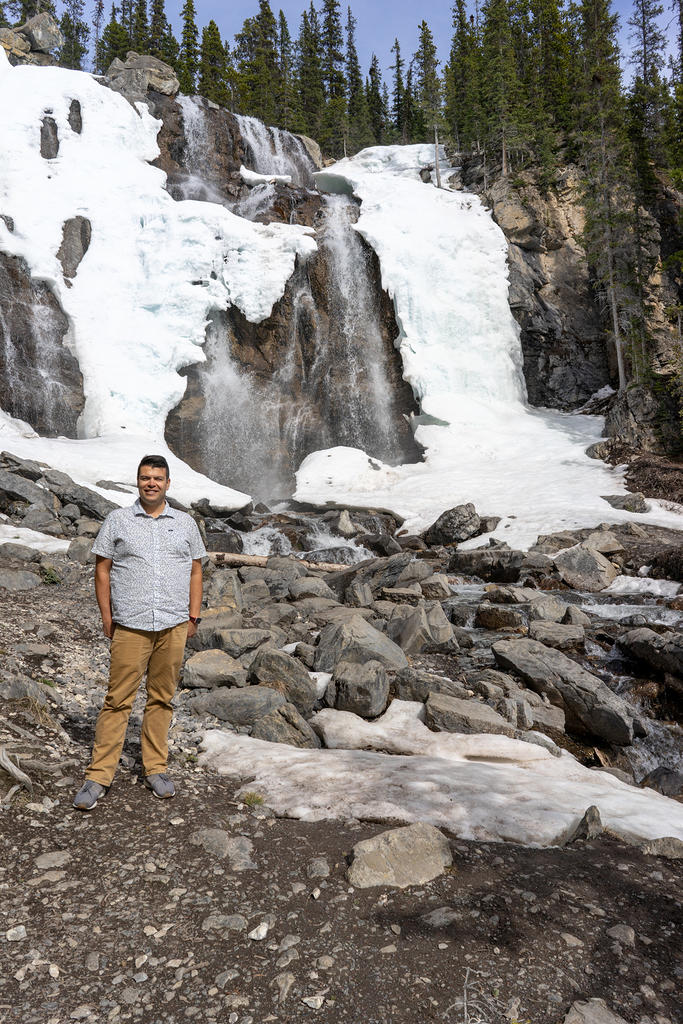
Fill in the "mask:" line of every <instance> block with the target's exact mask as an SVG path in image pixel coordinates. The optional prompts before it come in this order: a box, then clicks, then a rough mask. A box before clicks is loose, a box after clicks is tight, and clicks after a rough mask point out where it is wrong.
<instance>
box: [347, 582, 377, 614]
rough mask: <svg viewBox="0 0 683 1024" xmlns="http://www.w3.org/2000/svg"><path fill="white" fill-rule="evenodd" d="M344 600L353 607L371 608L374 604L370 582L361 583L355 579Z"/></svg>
mask: <svg viewBox="0 0 683 1024" xmlns="http://www.w3.org/2000/svg"><path fill="white" fill-rule="evenodd" d="M344 600H345V601H346V603H347V604H349V605H351V607H352V608H369V606H370V605H371V604H372V588H371V587H370V585H369V584H368V583H361V582H359V581H358V580H354V582H353V583H351V584H349V586H348V587H347V588H346V592H345V594H344Z"/></svg>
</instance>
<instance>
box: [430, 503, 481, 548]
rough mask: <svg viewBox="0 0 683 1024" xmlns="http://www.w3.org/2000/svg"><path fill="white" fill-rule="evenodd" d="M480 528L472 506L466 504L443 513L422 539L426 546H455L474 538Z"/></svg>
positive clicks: (479, 520)
mask: <svg viewBox="0 0 683 1024" xmlns="http://www.w3.org/2000/svg"><path fill="white" fill-rule="evenodd" d="M480 528H481V519H480V518H479V516H478V515H477V513H476V510H475V508H474V505H473V504H472V503H471V502H468V503H467V504H466V505H456V506H455V508H451V509H448V511H446V512H443V513H442V515H440V516H439V518H438V519H437V520H436V522H435V523H433V524H432V525H431V526H430V527H429V529H428V530H427V531H426V533H425V535H424V538H425V540H426V541H427V543H428V544H457V543H458V542H459V541H463V540H467V539H468V538H469V537H474V536H475V534H477V533H478V532H479V530H480Z"/></svg>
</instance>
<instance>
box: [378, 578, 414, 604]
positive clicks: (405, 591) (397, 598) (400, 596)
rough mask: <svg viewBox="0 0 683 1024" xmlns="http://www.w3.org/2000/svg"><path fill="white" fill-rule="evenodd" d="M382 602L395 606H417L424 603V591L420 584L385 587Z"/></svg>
mask: <svg viewBox="0 0 683 1024" xmlns="http://www.w3.org/2000/svg"><path fill="white" fill-rule="evenodd" d="M381 600H382V601H391V602H392V603H393V604H410V605H416V604H418V603H419V602H420V601H422V590H421V588H420V584H419V583H409V584H407V586H404V587H383V588H382V593H381Z"/></svg>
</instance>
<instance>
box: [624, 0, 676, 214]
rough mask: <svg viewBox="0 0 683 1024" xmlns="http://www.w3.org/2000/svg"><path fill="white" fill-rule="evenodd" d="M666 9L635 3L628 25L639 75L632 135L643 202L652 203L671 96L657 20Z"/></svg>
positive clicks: (649, 1)
mask: <svg viewBox="0 0 683 1024" xmlns="http://www.w3.org/2000/svg"><path fill="white" fill-rule="evenodd" d="M663 10H664V8H663V7H662V5H661V4H659V3H656V2H655V0H634V4H633V14H632V16H631V17H630V18H629V21H628V24H629V27H630V29H631V32H630V34H629V38H630V40H631V42H632V43H633V49H632V51H631V60H630V63H631V64H632V65H633V66H634V68H635V71H636V75H635V79H634V82H633V86H632V88H631V95H630V99H629V111H630V115H631V116H630V131H629V134H630V136H631V139H632V141H633V144H634V148H635V152H636V173H637V177H638V188H639V192H640V200H641V201H642V202H645V203H650V202H652V200H653V199H654V194H655V191H656V178H655V175H654V170H653V165H654V164H659V165H662V164H663V163H664V162H665V161H666V145H665V137H666V117H667V108H668V107H669V105H670V102H671V100H670V97H669V95H668V91H667V88H666V85H665V83H664V82H663V80H662V77H661V73H662V71H663V68H664V36H663V34H662V32H661V31H660V29H659V26H658V24H657V19H658V18H659V16H660V15H661V14H662V13H663Z"/></svg>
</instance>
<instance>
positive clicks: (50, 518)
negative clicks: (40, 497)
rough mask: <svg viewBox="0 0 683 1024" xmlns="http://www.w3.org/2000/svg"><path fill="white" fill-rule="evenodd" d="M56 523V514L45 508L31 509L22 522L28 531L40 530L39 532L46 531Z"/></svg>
mask: <svg viewBox="0 0 683 1024" xmlns="http://www.w3.org/2000/svg"><path fill="white" fill-rule="evenodd" d="M55 522H56V518H55V514H54V512H51V511H50V510H49V509H47V508H44V507H39V508H29V510H28V512H27V513H26V515H25V516H24V518H23V519H22V521H21V525H22V526H23V527H25V528H26V529H27V530H38V531H39V532H40V531H42V530H45V529H46V528H47V527H49V526H53V525H54V524H55Z"/></svg>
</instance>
